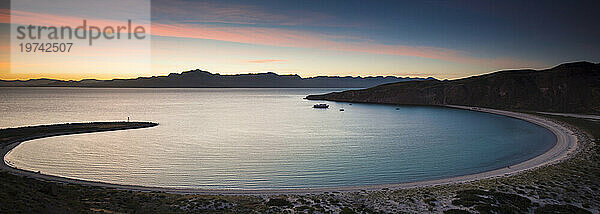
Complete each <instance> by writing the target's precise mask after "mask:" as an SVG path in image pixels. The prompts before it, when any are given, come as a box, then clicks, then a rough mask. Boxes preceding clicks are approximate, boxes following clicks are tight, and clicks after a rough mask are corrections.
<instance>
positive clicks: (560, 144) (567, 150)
mask: <svg viewBox="0 0 600 214" xmlns="http://www.w3.org/2000/svg"><path fill="white" fill-rule="evenodd" d="M446 107H449V108H458V109H464V110H471V111H479V112H486V113H492V114H498V115H504V116H508V117H513V118H518V119H521V120H525V121H528V122H531V123H534V124H537V125H539V126H542V127H544V128H546V129H548V130H550V131H551V132H552V133H554V135H556V139H557V142H556V144H555V145H554V147H552V148H551V149H550V150H548V151H547V152H545V153H543V154H541V155H539V156H537V157H535V158H532V159H530V160H527V161H524V162H521V163H518V164H515V165H512V166H507V167H504V168H500V169H495V170H491V171H486V172H481V173H476V174H470V175H463V176H457V177H451V178H444V179H436V180H428V181H419V182H408V183H398V184H384V185H368V186H348V187H331V188H314V189H310V188H308V189H273V190H239V189H192V188H164V187H145V186H135V185H121V184H111V183H104V182H95V181H85V180H78V179H71V178H65V177H59V176H53V175H46V174H41V173H37V172H31V171H26V170H22V169H17V168H14V167H12V166H10V165H9V164H8V163H7V162H6V160H5V159H4V157H5V156H6V154H8V153H9V152H10V151H11V150H12V149H13V148H15V147H16V146H18V145H19V144H20V143H22V142H23V141H20V142H15V143H13V144H10V145H8V146H5V147H4V148H1V149H0V155H2V157H3V160H4V161H2V162H0V169H1V170H3V171H7V172H9V173H12V174H16V175H22V176H27V177H31V178H36V179H41V180H49V181H55V182H61V183H73V184H81V185H89V186H98V187H106V188H115V189H123V190H134V191H144V192H149V191H162V192H168V193H178V194H232V195H247V194H252V195H265V194H267V195H271V194H308V193H323V192H332V191H339V192H350V191H360V190H380V189H384V188H387V189H405V188H414V187H424V186H435V185H442V184H451V183H465V182H470V181H474V180H480V179H486V178H493V177H501V176H509V175H512V174H515V173H519V172H522V171H525V170H530V169H533V168H537V167H540V166H544V165H548V164H553V163H557V162H560V161H562V160H564V159H565V158H567V157H569V155H571V154H573V153H574V152H575V151H576V150H577V145H578V142H577V137H576V136H575V134H574V133H573V132H572V131H571V130H569V129H568V128H566V127H564V126H562V125H560V124H557V123H554V122H552V121H550V120H546V119H544V118H542V117H538V116H534V115H530V114H525V113H517V112H511V111H502V110H495V109H487V108H478V107H467V106H453V105H448V106H446Z"/></svg>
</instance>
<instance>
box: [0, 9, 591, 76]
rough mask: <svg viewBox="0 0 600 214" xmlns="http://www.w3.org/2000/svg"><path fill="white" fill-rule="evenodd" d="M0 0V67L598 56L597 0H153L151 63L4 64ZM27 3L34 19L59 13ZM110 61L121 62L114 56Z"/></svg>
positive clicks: (458, 67) (451, 67)
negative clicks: (577, 0) (42, 9)
mask: <svg viewBox="0 0 600 214" xmlns="http://www.w3.org/2000/svg"><path fill="white" fill-rule="evenodd" d="M2 2H3V3H2V9H0V23H1V24H0V27H1V29H0V39H2V44H1V46H2V51H1V52H0V57H1V58H0V60H1V61H0V79H29V78H43V77H45V78H59V79H82V78H98V79H111V78H131V77H138V76H153V75H166V74H168V73H173V72H182V71H186V70H192V69H202V70H207V71H210V72H213V73H221V74H234V73H256V72H275V73H279V74H299V75H300V76H303V77H310V76H319V75H339V76H379V75H383V76H387V75H394V76H411V77H429V76H432V77H436V78H440V79H446V78H448V79H454V78H460V77H466V76H471V75H475V74H481V73H487V72H491V71H495V70H500V69H511V68H547V67H551V66H554V65H557V64H560V63H563V62H569V61H580V60H586V61H592V62H598V61H600V60H599V59H600V51H598V50H600V39H598V38H600V27H599V26H598V24H597V20H600V13H598V12H597V10H598V8H599V6H600V4H599V3H598V1H587V2H585V1H580V2H578V3H574V2H570V1H501V2H499V1H451V2H441V1H223V0H220V1H191V0H170V1H167V0H154V1H152V4H151V12H152V13H151V14H152V16H151V20H152V24H151V25H152V28H151V34H152V37H151V39H152V40H151V66H150V67H151V69H150V70H144V71H136V70H135V69H133V70H132V69H127V71H124V70H119V69H118V68H115V69H114V70H107V71H87V72H86V71H85V70H86V69H89V66H88V67H86V66H82V64H85V63H86V62H85V57H81V58H82V60H83V62H84V63H81V62H79V63H74V62H60V64H61V66H68V67H70V68H73V70H77V71H81V72H75V71H69V72H66V71H62V70H60V69H53V68H52V67H46V68H44V69H42V67H35V68H33V69H32V71H30V72H27V73H22V72H11V71H10V56H9V52H10V51H9V50H10V46H11V44H10V42H9V40H10V19H9V14H10V13H11V11H10V6H9V4H8V1H6V0H2ZM25 12H27V11H12V13H13V14H28V13H25ZM28 12H32V11H28ZM36 13H37V14H36V15H35V19H44V20H46V19H48V20H49V19H50V18H57V17H59V18H60V17H66V15H65V14H45V13H43V12H39V11H37V12H36ZM27 16H34V15H27ZM116 21H118V20H116ZM109 57H111V56H110V54H108V53H107V55H106V58H109ZM111 62H114V63H116V64H119V63H129V62H128V61H127V57H114V56H113V57H112V58H111ZM89 63H92V62H89ZM50 66H51V65H50ZM116 67H119V66H116Z"/></svg>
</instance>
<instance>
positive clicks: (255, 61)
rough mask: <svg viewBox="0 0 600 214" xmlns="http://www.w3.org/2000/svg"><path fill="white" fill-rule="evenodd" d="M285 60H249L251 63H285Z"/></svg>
mask: <svg viewBox="0 0 600 214" xmlns="http://www.w3.org/2000/svg"><path fill="white" fill-rule="evenodd" d="M284 61H285V60H283V59H257V60H248V61H247V62H249V63H270V62H284Z"/></svg>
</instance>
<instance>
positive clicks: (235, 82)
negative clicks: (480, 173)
mask: <svg viewBox="0 0 600 214" xmlns="http://www.w3.org/2000/svg"><path fill="white" fill-rule="evenodd" d="M429 79H433V78H429ZM411 80H424V79H423V78H409V77H393V76H387V77H382V76H378V77H337V76H335V77H329V76H319V77H310V78H302V77H300V76H298V75H278V74H275V73H259V74H236V75H220V74H212V73H209V72H206V71H202V70H193V71H186V72H183V73H180V74H178V73H171V74H169V75H168V76H153V77H139V78H136V79H113V80H94V79H86V80H81V81H62V80H52V79H33V80H26V81H20V80H15V81H6V80H0V86H27V87H121V88H124V87H128V88H368V87H373V86H376V85H381V84H386V83H395V82H402V81H411Z"/></svg>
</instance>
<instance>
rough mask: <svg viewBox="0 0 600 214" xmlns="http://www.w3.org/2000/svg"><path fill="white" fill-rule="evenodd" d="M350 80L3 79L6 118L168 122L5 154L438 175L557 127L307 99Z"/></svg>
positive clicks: (149, 175) (232, 169)
mask: <svg viewBox="0 0 600 214" xmlns="http://www.w3.org/2000/svg"><path fill="white" fill-rule="evenodd" d="M340 90H342V89H90V88H0V102H1V103H0V110H1V111H0V127H17V126H25V125H36V124H50V123H65V122H83V121H114V120H126V119H127V117H128V116H129V117H130V118H131V119H132V120H136V121H153V122H158V123H160V125H159V126H157V127H153V128H147V129H139V130H124V131H114V132H105V133H93V134H78V135H70V136H59V137H51V138H45V139H38V140H32V141H28V142H25V143H23V144H21V145H20V146H18V147H17V148H15V149H14V150H13V151H12V152H11V153H10V154H9V155H7V156H6V160H8V161H10V163H11V164H13V165H15V166H17V167H19V168H24V169H29V170H33V171H38V170H39V171H41V172H42V173H44V174H52V175H59V176H64V177H70V178H78V179H84V180H93V181H104V182H111V183H119V184H135V185H146V186H162V187H191V188H234V189H243V188H247V189H269V188H302V187H332V186H352V185H368V184H388V183H400V182H410V181H420V180H428V179H437V178H444V177H451V176H457V175H465V174H471V173H476V172H482V171H486V170H492V169H496V168H501V167H506V166H507V165H509V164H514V163H517V162H521V161H524V160H527V159H530V158H532V157H534V156H536V155H539V154H541V153H543V152H545V151H546V150H548V149H550V148H551V147H552V146H553V145H554V143H555V141H556V140H555V137H554V135H553V134H552V133H551V132H549V131H548V130H546V129H543V128H541V127H539V126H536V125H533V124H530V123H528V122H524V121H521V120H517V119H513V118H509V117H504V116H498V115H493V114H486V113H478V112H471V111H465V110H457V109H450V108H442V107H416V106H400V107H399V109H396V107H395V106H389V105H374V104H357V103H355V104H352V105H350V104H349V103H340V102H325V103H328V104H329V105H330V108H329V109H313V108H312V105H313V104H315V103H320V102H317V101H309V100H304V99H302V98H303V97H305V96H306V95H308V94H320V93H326V92H331V91H340ZM340 108H344V109H345V111H339V109H340Z"/></svg>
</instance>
